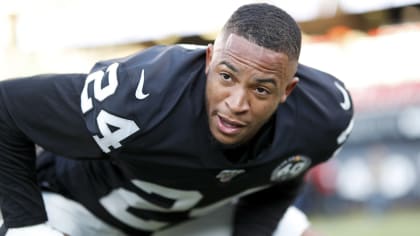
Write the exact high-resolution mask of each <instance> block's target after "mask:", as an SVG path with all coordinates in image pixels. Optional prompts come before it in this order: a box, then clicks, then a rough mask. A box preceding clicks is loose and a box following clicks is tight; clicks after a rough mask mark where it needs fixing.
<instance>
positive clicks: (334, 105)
mask: <svg viewBox="0 0 420 236" xmlns="http://www.w3.org/2000/svg"><path fill="white" fill-rule="evenodd" d="M296 76H297V77H299V79H300V80H299V83H298V85H297V86H296V88H295V90H294V91H293V92H292V94H291V95H290V96H289V98H288V100H287V101H286V104H287V105H286V106H287V107H288V108H289V109H290V110H291V111H292V112H293V114H294V116H293V117H294V121H293V122H294V125H295V127H296V130H295V132H296V136H295V138H296V140H295V141H296V142H298V143H299V145H300V147H299V149H301V150H306V151H305V152H307V153H305V154H308V155H312V156H316V160H314V161H315V162H316V163H317V162H320V161H323V160H325V159H327V158H329V157H331V156H332V155H333V153H334V152H335V151H336V150H337V149H338V148H339V147H340V146H341V145H342V144H344V142H345V141H346V140H347V137H348V135H349V134H350V132H351V129H352V126H353V103H352V99H351V95H350V93H349V91H348V90H347V89H346V87H345V85H344V83H343V82H342V81H340V80H339V79H337V78H336V77H334V76H333V75H330V74H328V73H326V72H323V71H320V70H317V69H315V68H311V67H309V66H305V65H301V64H300V65H299V67H298V71H297V73H296Z"/></svg>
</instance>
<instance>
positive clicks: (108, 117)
mask: <svg viewBox="0 0 420 236" xmlns="http://www.w3.org/2000/svg"><path fill="white" fill-rule="evenodd" d="M118 66H119V64H118V63H114V64H111V65H110V66H109V67H108V68H107V70H106V72H108V76H105V75H106V73H105V72H103V71H96V72H93V73H92V74H89V75H88V76H87V78H86V81H85V84H84V87H83V90H82V94H81V96H80V106H81V109H82V112H83V114H85V113H87V112H89V111H90V110H92V108H93V101H92V97H91V96H89V92H88V90H89V85H90V84H91V83H92V82H93V97H94V98H95V99H96V100H98V101H100V102H102V101H104V100H105V99H106V98H108V97H109V96H111V95H113V94H114V93H115V91H116V90H117V87H118V76H117V75H118V74H117V70H118ZM104 80H107V81H105V82H107V85H106V86H102V84H103V83H104ZM96 123H97V125H98V128H99V132H100V136H99V135H94V136H93V138H94V140H95V141H96V143H97V144H98V145H99V147H100V148H101V149H102V151H104V152H105V153H108V152H110V151H111V149H110V147H113V148H114V149H116V148H119V147H121V141H122V140H124V139H126V138H127V137H128V136H130V135H132V134H133V133H135V132H137V131H139V130H140V128H139V127H138V126H137V124H136V123H135V122H134V121H133V120H129V119H126V118H123V117H119V116H117V115H114V114H111V113H109V112H107V111H105V110H103V109H102V110H101V111H99V113H98V116H97V117H96Z"/></svg>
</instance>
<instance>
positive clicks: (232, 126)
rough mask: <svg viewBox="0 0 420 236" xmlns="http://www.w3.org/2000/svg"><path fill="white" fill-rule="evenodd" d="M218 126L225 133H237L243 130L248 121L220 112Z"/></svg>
mask: <svg viewBox="0 0 420 236" xmlns="http://www.w3.org/2000/svg"><path fill="white" fill-rule="evenodd" d="M217 126H218V129H219V131H220V132H222V133H223V134H225V135H235V134H238V133H240V132H241V130H242V129H243V128H244V127H245V126H246V123H244V122H242V121H238V120H235V119H231V118H228V117H226V116H223V115H220V114H218V115H217Z"/></svg>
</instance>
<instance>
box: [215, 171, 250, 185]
mask: <svg viewBox="0 0 420 236" xmlns="http://www.w3.org/2000/svg"><path fill="white" fill-rule="evenodd" d="M244 172H245V170H242V169H240V170H222V171H220V173H219V174H218V175H217V176H216V178H218V179H219V181H220V182H222V183H226V182H229V181H231V180H232V179H233V177H235V176H237V175H239V174H242V173H244Z"/></svg>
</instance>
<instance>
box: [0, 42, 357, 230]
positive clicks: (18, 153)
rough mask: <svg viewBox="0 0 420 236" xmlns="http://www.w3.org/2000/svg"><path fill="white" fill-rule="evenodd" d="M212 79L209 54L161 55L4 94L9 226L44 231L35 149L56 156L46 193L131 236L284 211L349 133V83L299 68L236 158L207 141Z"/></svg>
mask: <svg viewBox="0 0 420 236" xmlns="http://www.w3.org/2000/svg"><path fill="white" fill-rule="evenodd" d="M204 69H205V49H203V48H199V47H197V48H195V47H191V46H188V47H186V46H182V45H174V46H155V47H151V48H149V49H146V50H144V51H142V52H140V53H137V54H135V55H132V56H130V57H126V58H120V59H114V60H108V61H102V62H98V63H97V64H96V65H95V66H94V67H93V69H92V70H91V72H90V73H89V74H87V75H85V74H66V75H57V74H56V75H42V76H34V77H28V78H21V79H14V80H9V81H5V82H2V83H1V85H0V96H1V101H0V109H1V110H0V112H1V114H0V136H1V137H0V193H1V197H2V200H3V201H2V211H3V214H4V218H5V223H6V224H7V225H8V226H9V227H11V226H22V225H25V224H31V223H34V222H42V221H43V220H45V212H44V210H43V205H42V201H41V198H40V194H39V190H38V187H37V183H36V178H35V176H34V175H35V173H34V170H35V161H34V160H35V158H34V155H35V151H34V147H33V146H34V144H37V145H39V146H41V147H43V148H44V149H45V150H47V151H48V152H45V153H44V154H43V155H44V157H42V156H41V157H38V158H45V159H44V160H47V159H48V158H52V156H54V158H53V161H51V163H53V164H52V166H53V168H49V170H48V171H49V172H50V173H49V174H46V175H44V176H41V177H40V176H38V180H39V184H41V186H43V187H48V188H49V189H50V190H52V191H57V192H60V193H62V194H63V195H65V196H67V197H69V198H71V199H74V200H76V201H78V202H80V203H81V204H83V205H84V206H85V207H86V208H87V209H89V210H91V211H92V213H93V214H95V215H96V216H97V217H98V218H100V219H101V220H103V221H105V222H107V223H108V224H110V225H113V226H115V227H117V228H119V229H120V230H122V231H124V232H126V233H127V234H130V235H147V234H149V233H150V232H152V231H156V230H160V229H163V228H166V227H169V226H171V225H173V224H176V223H179V222H182V221H184V220H187V219H189V218H192V217H197V216H200V215H203V214H205V213H207V212H209V211H211V210H213V209H216V208H217V207H219V206H221V205H223V204H225V203H227V202H229V201H232V200H233V199H237V198H241V197H244V196H248V197H249V196H251V197H249V199H251V200H253V201H254V202H259V201H266V202H272V204H277V206H278V205H280V206H281V208H282V209H285V208H287V206H288V204H290V202H291V200H292V199H293V197H294V196H295V194H288V191H293V190H295V189H296V188H297V187H298V186H299V184H300V181H296V180H298V179H301V177H302V176H303V174H304V173H305V172H306V171H307V170H308V168H310V167H311V166H313V165H316V164H318V163H320V162H323V161H326V160H327V159H328V158H330V157H331V156H332V155H333V154H334V152H335V151H336V150H337V149H338V148H339V147H340V146H341V145H342V144H343V143H344V142H345V140H346V139H347V136H348V135H349V133H350V131H351V127H352V115H353V109H352V103H351V99H350V96H349V94H348V92H347V91H346V89H345V88H344V85H343V83H342V82H340V81H339V80H337V79H336V78H334V77H333V76H331V75H328V74H326V73H324V72H321V71H318V70H315V69H313V68H310V67H307V66H304V65H299V67H298V72H297V74H296V76H297V77H299V78H300V82H299V83H298V85H297V87H296V88H295V90H294V91H293V92H292V94H291V95H290V96H289V97H288V99H287V101H286V102H285V103H284V104H281V105H280V106H279V107H278V109H277V112H276V113H275V114H274V115H273V117H272V118H271V120H270V121H269V122H268V123H267V124H266V125H265V126H264V127H263V129H262V130H261V131H260V132H259V133H258V135H257V136H256V137H255V138H254V139H253V140H252V142H250V143H248V144H247V145H246V147H241V148H239V150H229V149H227V148H226V147H223V145H220V144H219V143H218V142H217V141H215V140H214V138H213V137H212V135H211V133H210V131H209V127H208V120H207V114H206V110H205V84H206V75H205V71H204ZM51 153H53V154H51ZM232 156H233V158H232ZM279 186H280V187H279ZM271 189H275V191H269V190H271ZM273 195H275V196H274V197H273ZM254 196H256V197H254ZM244 199H245V198H244ZM255 199H257V200H256V201H255ZM251 202H252V201H251Z"/></svg>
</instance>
